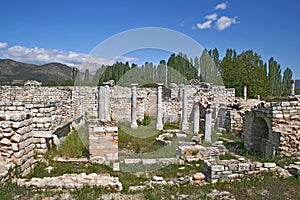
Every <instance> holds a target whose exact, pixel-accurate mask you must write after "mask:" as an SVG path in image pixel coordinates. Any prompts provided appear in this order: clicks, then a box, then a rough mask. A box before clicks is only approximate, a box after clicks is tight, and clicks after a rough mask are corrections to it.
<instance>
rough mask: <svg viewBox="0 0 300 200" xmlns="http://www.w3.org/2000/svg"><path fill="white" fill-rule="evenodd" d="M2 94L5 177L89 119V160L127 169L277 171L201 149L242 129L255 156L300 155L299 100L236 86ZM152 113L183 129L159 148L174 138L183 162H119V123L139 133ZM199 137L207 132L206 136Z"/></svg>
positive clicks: (4, 89)
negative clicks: (272, 98) (187, 166)
mask: <svg viewBox="0 0 300 200" xmlns="http://www.w3.org/2000/svg"><path fill="white" fill-rule="evenodd" d="M0 92H1V93H0V151H1V156H0V173H1V174H0V178H1V180H5V179H6V177H7V175H8V172H9V171H10V170H12V169H15V168H18V169H19V171H20V172H21V174H22V175H26V174H28V173H29V172H30V171H31V170H32V169H33V167H34V165H35V163H37V162H38V161H39V159H37V158H36V154H41V155H42V154H43V153H45V152H47V150H48V149H49V148H50V147H51V146H59V144H60V141H61V140H62V139H63V138H64V137H65V136H66V135H67V133H68V132H70V130H71V129H73V128H77V127H80V126H82V125H83V124H84V123H85V120H88V123H89V127H88V129H89V154H90V156H89V161H90V162H94V163H99V164H106V165H109V166H114V169H115V170H116V171H119V170H120V163H125V164H134V163H142V164H145V165H147V164H149V165H150V164H157V163H164V162H166V161H167V162H171V163H180V159H181V158H184V159H186V160H188V161H193V160H197V159H198V160H199V159H201V160H204V162H205V169H204V171H205V172H206V177H207V179H208V180H212V179H218V178H222V177H236V176H239V175H240V174H247V173H256V171H263V170H264V169H261V167H262V168H266V169H267V170H269V169H270V170H273V168H274V167H275V166H273V165H272V164H270V165H266V166H263V165H260V164H257V165H255V163H254V164H253V163H251V162H248V161H245V160H240V161H233V162H229V161H228V162H226V161H222V162H220V161H219V160H218V156H219V155H222V154H224V152H226V149H225V150H224V148H225V147H224V145H222V144H221V143H215V144H212V146H211V147H205V148H204V147H202V146H200V145H199V144H200V143H201V142H200V141H202V140H203V141H204V142H206V143H207V144H211V143H212V137H213V135H216V134H217V135H221V134H222V132H224V131H226V130H227V131H232V130H236V131H242V132H243V138H244V145H245V147H246V148H247V149H248V150H251V151H257V152H262V153H265V154H266V155H267V156H270V157H273V156H275V155H276V154H284V155H288V156H290V155H299V154H300V133H299V130H300V121H299V118H300V116H299V113H300V102H299V101H298V99H295V98H294V99H293V101H289V102H280V103H265V102H262V101H260V100H259V99H258V100H249V99H247V97H246V94H247V88H246V87H245V97H244V99H239V98H236V97H235V91H234V89H231V88H225V87H224V86H217V85H213V84H209V83H201V82H198V81H192V82H191V83H190V84H187V85H176V84H174V83H173V84H170V87H169V88H165V87H164V86H163V84H160V83H158V84H157V87H156V88H144V87H139V85H138V84H134V83H133V84H132V85H131V87H121V86H118V85H114V84H112V82H106V83H104V86H99V87H84V86H74V87H12V86H1V87H0ZM145 115H147V116H150V117H152V118H155V120H156V126H155V128H156V130H157V131H159V130H163V126H164V123H167V122H180V124H181V127H180V129H181V130H175V131H174V132H165V133H164V135H161V136H160V137H159V138H158V139H157V141H158V143H161V144H162V145H169V144H171V142H170V141H168V142H166V139H167V138H175V137H176V138H178V139H179V146H178V148H177V152H176V157H175V156H174V157H169V158H155V159H143V158H127V159H125V160H120V159H119V155H118V123H119V122H124V121H127V122H130V127H131V128H132V129H137V128H138V124H137V120H143V119H144V117H145ZM176 131H180V132H176ZM199 132H203V133H204V135H203V136H204V138H201V137H202V136H201V134H198V133H199ZM188 134H190V135H194V137H193V141H191V142H186V141H184V140H181V139H184V138H186V137H187V135H188ZM194 151H195V152H196V153H189V152H194ZM174 154H175V152H174ZM216 166H217V167H216ZM229 168H230V169H229ZM229 171H230V172H229ZM215 172H216V173H215ZM217 172H218V173H217ZM214 173H215V174H214ZM226 173H227V175H226ZM216 174H218V175H220V174H221V175H220V176H215V175H216ZM70 176H71V175H70ZM74 176H76V175H74ZM83 176H84V175H83ZM87 176H88V175H87ZM98 178H99V179H101V177H98ZM61 179H63V178H58V180H57V181H58V182H59V181H61ZM71 179H72V178H71ZM107 179H110V178H107ZM111 180H112V182H113V183H115V184H116V185H114V184H113V186H111V187H114V188H119V189H120V188H122V187H121V186H120V185H119V183H118V182H117V181H116V180H115V179H114V178H113V177H112V178H111ZM38 181H42V182H43V180H38ZM20 184H23V185H24V184H25V185H26V184H32V183H27V182H26V181H21V182H20ZM42 184H47V183H42ZM74 184H77V183H74ZM91 184H96V183H92V182H91ZM108 184H112V183H108ZM76 187H77V186H76ZM78 187H81V185H80V186H78ZM108 187H110V186H108Z"/></svg>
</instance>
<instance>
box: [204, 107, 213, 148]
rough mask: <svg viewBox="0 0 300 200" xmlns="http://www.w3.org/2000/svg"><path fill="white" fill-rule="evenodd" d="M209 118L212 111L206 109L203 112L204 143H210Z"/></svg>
mask: <svg viewBox="0 0 300 200" xmlns="http://www.w3.org/2000/svg"><path fill="white" fill-rule="evenodd" d="M211 117H212V111H211V109H210V108H207V109H206V111H205V132H204V141H205V142H209V143H211V142H212V141H211Z"/></svg>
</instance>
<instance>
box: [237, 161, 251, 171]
mask: <svg viewBox="0 0 300 200" xmlns="http://www.w3.org/2000/svg"><path fill="white" fill-rule="evenodd" d="M238 166H239V170H238V171H248V170H250V165H249V164H248V163H239V164H238Z"/></svg>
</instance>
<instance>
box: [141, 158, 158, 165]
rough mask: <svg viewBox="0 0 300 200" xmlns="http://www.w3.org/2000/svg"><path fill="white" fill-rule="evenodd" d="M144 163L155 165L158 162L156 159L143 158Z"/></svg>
mask: <svg viewBox="0 0 300 200" xmlns="http://www.w3.org/2000/svg"><path fill="white" fill-rule="evenodd" d="M142 163H143V165H153V164H156V159H142Z"/></svg>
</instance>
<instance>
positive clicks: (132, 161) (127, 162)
mask: <svg viewBox="0 0 300 200" xmlns="http://www.w3.org/2000/svg"><path fill="white" fill-rule="evenodd" d="M141 161H142V160H141V159H139V158H136V159H124V163H125V164H126V165H129V164H138V163H140V162H141Z"/></svg>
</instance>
